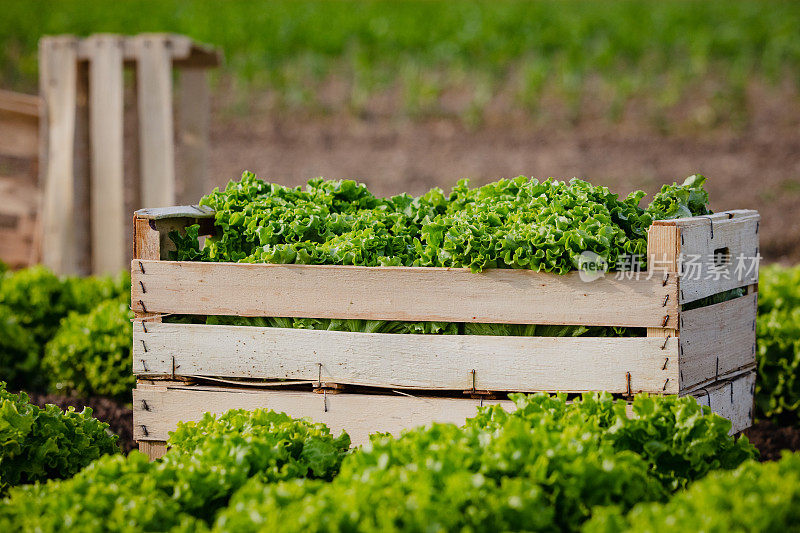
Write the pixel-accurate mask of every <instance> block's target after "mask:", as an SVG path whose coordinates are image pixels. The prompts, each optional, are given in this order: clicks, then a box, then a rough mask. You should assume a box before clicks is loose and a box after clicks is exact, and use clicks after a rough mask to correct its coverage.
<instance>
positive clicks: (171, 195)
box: [135, 35, 175, 207]
mask: <svg viewBox="0 0 800 533" xmlns="http://www.w3.org/2000/svg"><path fill="white" fill-rule="evenodd" d="M135 42H136V50H137V72H136V74H137V76H136V81H137V103H138V107H139V154H140V163H139V169H140V174H141V182H142V203H143V204H144V205H148V206H153V207H160V206H168V205H172V204H174V203H175V146H174V139H173V118H172V53H171V51H170V49H169V47H168V42H169V40H168V39H167V38H166V36H161V35H140V36H138V37H136V38H135Z"/></svg>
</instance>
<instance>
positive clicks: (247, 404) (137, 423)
mask: <svg viewBox="0 0 800 533" xmlns="http://www.w3.org/2000/svg"><path fill="white" fill-rule="evenodd" d="M143 402H144V403H143ZM145 403H146V404H147V409H148V410H145V409H144V404H145ZM488 404H501V405H504V406H505V407H508V408H509V409H511V408H512V407H513V403H511V402H509V401H499V400H485V401H484V405H488ZM479 405H481V400H473V399H469V398H430V397H429V398H424V397H417V398H410V397H408V396H402V395H394V396H378V395H365V394H325V395H323V394H315V393H313V392H298V391H263V390H244V389H230V388H224V387H222V388H209V387H198V386H194V387H179V386H176V387H169V388H168V387H162V388H159V387H148V388H146V389H145V388H142V389H140V388H137V389H134V391H133V410H134V427H133V433H134V435H133V438H134V439H135V440H137V441H140V442H141V441H147V440H156V441H165V440H167V438H168V436H169V432H170V431H173V430H174V429H175V428H176V427H177V424H178V422H179V421H190V420H191V421H196V420H199V419H200V418H201V417H202V416H203V414H204V413H206V412H209V413H215V414H221V413H224V412H225V411H227V410H229V409H246V410H248V411H252V410H254V409H259V408H267V409H273V410H275V411H279V412H284V413H286V414H288V415H290V416H292V417H296V418H304V417H308V418H310V419H312V420H313V421H315V422H322V423H324V424H327V425H328V427H330V428H331V432H332V433H334V434H336V435H338V434H339V433H341V432H342V431H347V433H348V434H349V435H350V438H351V441H352V444H353V445H354V446H358V445H361V444H365V443H367V442H368V441H369V435H370V434H372V433H376V432H388V433H391V434H394V435H398V434H399V433H400V432H401V431H402V430H403V429H406V428H412V427H416V426H421V425H424V424H428V423H430V422H433V421H436V422H449V423H453V424H463V423H464V421H465V420H466V419H467V418H468V417H471V416H474V415H475V413H476V409H477V407H478V406H479ZM145 430H146V431H147V435H145Z"/></svg>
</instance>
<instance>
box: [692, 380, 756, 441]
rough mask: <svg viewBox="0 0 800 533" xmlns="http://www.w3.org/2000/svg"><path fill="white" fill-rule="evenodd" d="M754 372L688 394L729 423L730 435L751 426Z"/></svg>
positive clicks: (754, 382)
mask: <svg viewBox="0 0 800 533" xmlns="http://www.w3.org/2000/svg"><path fill="white" fill-rule="evenodd" d="M755 384H756V372H755V371H754V370H753V371H750V372H747V373H744V374H742V375H740V376H738V377H735V378H731V379H727V380H722V381H719V382H717V383H713V384H711V385H708V386H706V387H701V388H699V389H695V390H694V391H693V392H691V393H690V395H691V396H693V397H694V398H696V399H697V402H698V403H700V404H702V405H707V406H709V407H710V408H711V411H712V412H714V413H717V414H718V415H720V416H722V417H724V418H727V419H728V420H730V421H731V431H730V433H731V435H733V434H736V433H739V432H742V431H744V430H745V429H747V428H749V427H750V426H752V425H753V398H754V393H755Z"/></svg>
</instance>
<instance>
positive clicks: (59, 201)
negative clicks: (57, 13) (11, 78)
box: [39, 37, 79, 274]
mask: <svg viewBox="0 0 800 533" xmlns="http://www.w3.org/2000/svg"><path fill="white" fill-rule="evenodd" d="M76 47H77V39H75V38H74V37H51V38H43V39H42V40H41V41H40V45H39V70H40V88H41V96H42V99H43V101H44V114H43V121H44V122H46V124H47V128H46V130H47V139H46V141H45V142H44V148H43V151H44V152H45V154H44V155H45V157H44V158H43V159H44V165H45V167H44V168H45V170H44V183H43V188H44V192H43V211H42V231H43V235H42V262H43V263H44V264H45V265H46V266H48V267H49V268H51V269H52V270H54V271H55V272H58V273H61V274H74V273H77V272H78V270H79V266H78V262H79V258H78V257H77V253H78V247H79V235H78V233H77V232H76V230H75V228H74V227H72V221H73V220H74V218H75V214H76V206H75V188H76V187H75V174H74V166H73V165H74V151H73V150H74V145H75V120H76V106H77V81H78V80H77V62H76Z"/></svg>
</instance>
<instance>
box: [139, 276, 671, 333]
mask: <svg viewBox="0 0 800 533" xmlns="http://www.w3.org/2000/svg"><path fill="white" fill-rule="evenodd" d="M137 266H138V263H137ZM144 266H145V268H144V269H137V268H134V269H133V272H132V275H133V278H134V279H133V288H132V296H133V308H134V310H135V311H139V310H142V309H141V306H142V304H144V306H145V307H146V308H147V309H148V310H152V311H153V312H159V313H179V314H202V315H238V316H276V317H287V316H295V317H312V318H348V319H370V320H410V321H415V320H425V321H447V322H489V323H510V324H514V323H520V324H576V325H587V326H595V325H597V326H630V327H662V325H663V324H664V322H665V318H666V320H667V321H668V322H671V323H674V321H675V320H677V308H678V306H677V302H675V299H674V298H671V299H669V301H666V300H665V296H666V295H667V294H670V293H672V292H674V291H675V290H676V281H675V276H671V279H670V280H669V281H668V282H667V284H666V285H664V284H662V280H661V279H660V278H659V279H655V278H651V279H647V276H645V275H643V276H640V278H639V279H616V278H615V277H612V276H610V275H609V276H608V277H606V278H604V279H600V280H596V281H593V282H584V281H582V280H581V278H580V276H579V275H578V273H577V272H575V273H570V274H567V275H563V276H560V275H556V274H548V273H539V272H532V271H527V270H510V269H494V270H489V271H486V272H482V273H472V272H470V271H469V270H467V269H460V268H453V269H448V268H425V267H355V266H334V265H276V264H237V263H201V262H176V261H158V262H145V265H144ZM141 270H144V272H142V271H141Z"/></svg>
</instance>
